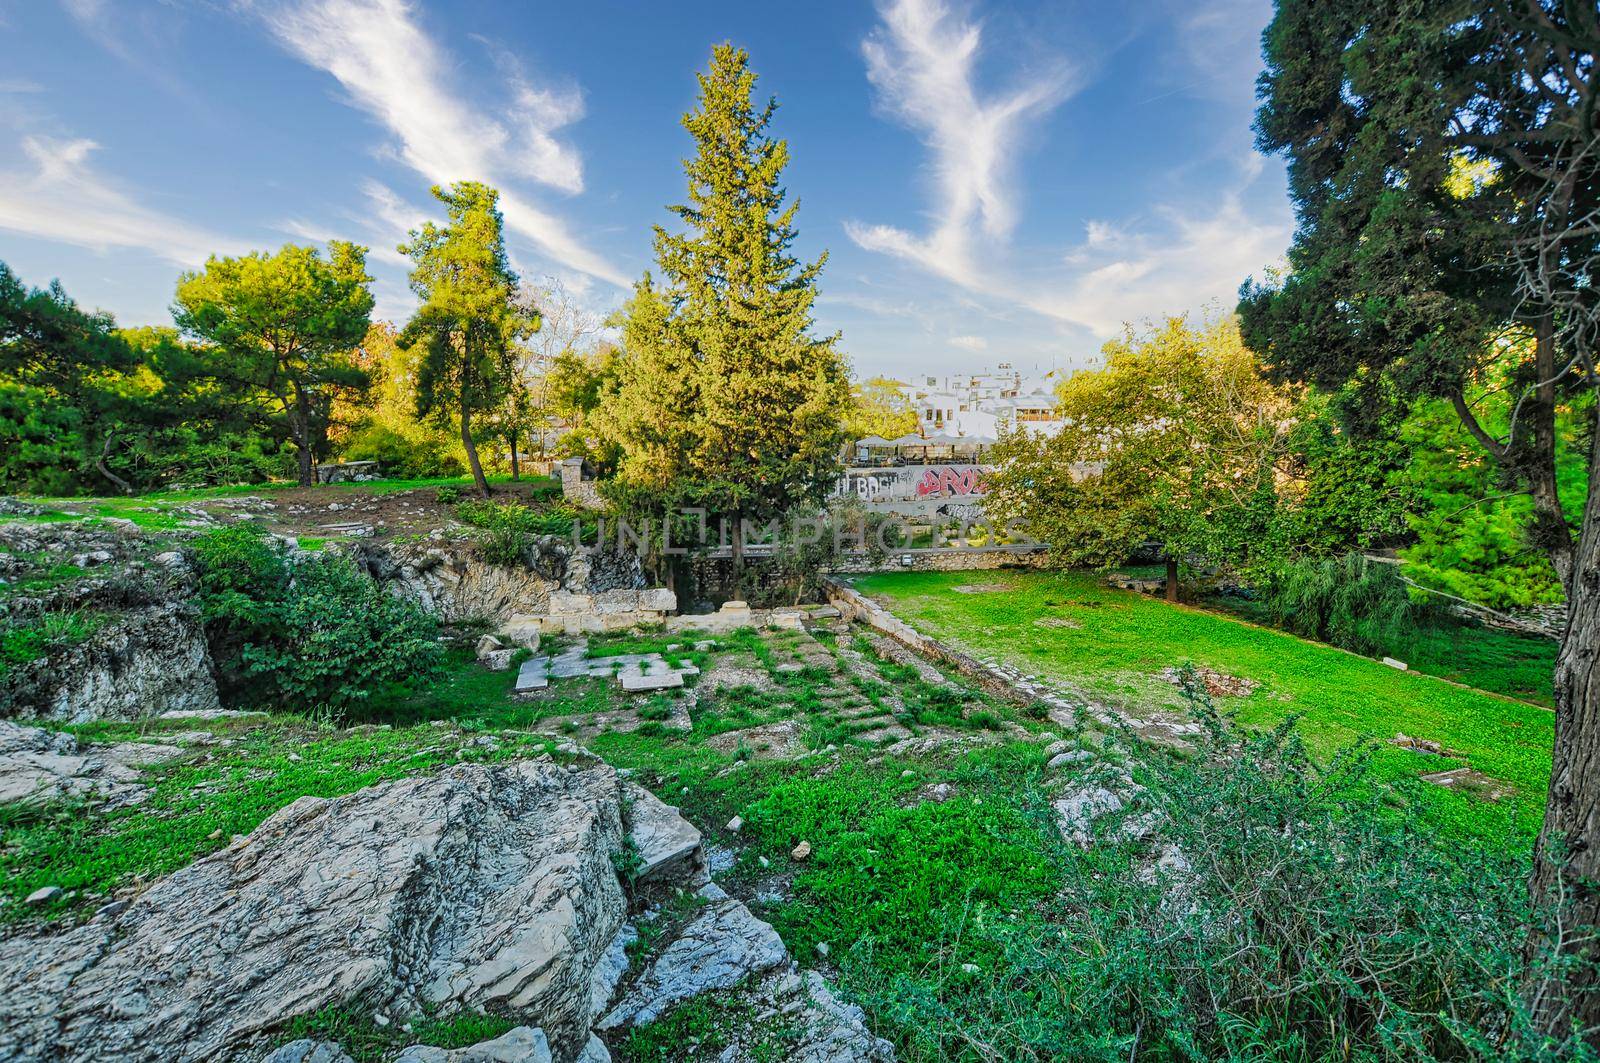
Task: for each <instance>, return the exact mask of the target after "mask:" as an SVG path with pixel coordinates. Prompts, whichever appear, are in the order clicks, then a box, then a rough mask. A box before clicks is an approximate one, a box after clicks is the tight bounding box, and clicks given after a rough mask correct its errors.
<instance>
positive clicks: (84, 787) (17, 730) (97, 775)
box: [0, 720, 183, 806]
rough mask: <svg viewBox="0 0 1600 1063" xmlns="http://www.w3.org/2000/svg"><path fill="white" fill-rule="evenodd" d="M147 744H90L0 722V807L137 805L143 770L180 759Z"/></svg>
mask: <svg viewBox="0 0 1600 1063" xmlns="http://www.w3.org/2000/svg"><path fill="white" fill-rule="evenodd" d="M182 754H183V750H181V749H179V748H178V747H176V746H169V745H157V744H154V743H147V742H117V743H114V744H91V743H83V742H79V741H78V740H77V739H76V738H74V737H73V736H72V735H70V734H66V733H64V732H61V731H47V730H45V729H43V728H39V727H24V726H22V725H20V724H17V723H12V722H11V721H9V720H0V805H7V804H11V803H14V802H18V801H27V802H32V803H37V802H44V801H55V800H62V799H67V798H80V799H86V800H97V801H106V802H108V803H110V804H111V805H113V806H115V805H123V804H133V803H137V802H138V801H140V800H143V798H144V797H145V796H146V795H147V793H148V789H147V788H146V786H145V784H144V774H143V772H142V770H141V769H142V768H144V767H146V766H148V765H151V764H158V763H161V762H162V761H166V760H171V759H173V758H175V757H178V756H181V755H182Z"/></svg>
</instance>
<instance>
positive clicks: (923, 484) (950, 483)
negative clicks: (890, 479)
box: [917, 465, 989, 498]
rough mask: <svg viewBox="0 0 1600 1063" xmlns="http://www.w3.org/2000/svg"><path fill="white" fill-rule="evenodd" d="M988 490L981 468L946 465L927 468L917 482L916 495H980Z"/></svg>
mask: <svg viewBox="0 0 1600 1063" xmlns="http://www.w3.org/2000/svg"><path fill="white" fill-rule="evenodd" d="M988 490H989V487H988V485H987V484H985V483H984V482H983V472H982V470H980V469H952V468H951V467H949V466H948V465H941V466H939V467H938V468H936V469H929V470H927V471H926V472H924V473H923V474H922V479H921V480H920V481H918V482H917V495H918V497H920V498H927V497H929V496H933V497H936V498H944V497H947V496H951V495H981V494H983V493H985V492H986V491H988Z"/></svg>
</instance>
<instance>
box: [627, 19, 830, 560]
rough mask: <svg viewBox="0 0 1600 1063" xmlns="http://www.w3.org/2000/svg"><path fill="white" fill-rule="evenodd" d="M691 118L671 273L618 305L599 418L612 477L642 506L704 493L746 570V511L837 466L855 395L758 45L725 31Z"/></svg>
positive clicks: (659, 507)
mask: <svg viewBox="0 0 1600 1063" xmlns="http://www.w3.org/2000/svg"><path fill="white" fill-rule="evenodd" d="M698 77H699V82H700V96H699V104H698V106H697V107H696V108H695V110H693V111H691V112H689V113H688V114H686V115H685V116H684V118H683V125H684V128H685V129H687V130H688V131H689V134H690V136H692V137H693V138H694V142H695V153H694V155H693V157H691V158H689V159H687V160H686V161H685V163H684V170H685V172H686V173H687V174H688V178H689V194H688V200H687V202H685V203H683V204H681V205H678V206H674V207H671V208H670V209H671V211H672V212H673V213H674V214H676V215H677V216H678V218H679V220H680V221H681V222H682V223H683V226H684V229H683V231H682V232H668V231H667V230H666V229H663V228H659V227H658V228H657V229H656V236H655V251H656V260H657V263H658V265H659V269H660V275H661V277H662V281H663V283H662V284H660V285H659V286H658V285H657V283H656V282H655V281H654V280H653V279H652V278H651V277H649V276H646V277H645V278H644V280H642V281H641V282H640V284H639V286H638V288H637V290H636V293H635V296H634V299H633V300H632V302H631V303H630V304H629V306H628V307H627V308H626V309H625V311H624V313H623V315H622V325H623V332H624V342H623V347H624V358H623V361H622V365H621V371H620V374H619V385H618V389H617V391H616V393H615V394H614V395H613V396H612V397H611V400H610V401H609V402H608V403H607V404H606V407H605V411H604V414H603V417H602V425H601V428H602V431H603V432H604V433H605V434H607V435H609V436H610V437H611V438H612V439H613V440H614V441H615V443H616V444H618V446H619V448H620V450H621V453H622V459H621V461H620V463H619V466H618V469H617V475H616V477H615V478H614V480H613V481H612V483H611V485H610V486H609V488H608V490H609V491H610V493H611V495H612V498H613V500H615V501H617V502H619V503H620V504H621V505H622V506H623V507H624V508H625V509H628V510H630V511H633V512H636V513H637V512H655V513H664V512H665V511H667V510H668V509H670V508H672V507H674V506H680V505H693V506H700V507H703V508H704V509H705V510H706V511H707V513H708V515H709V516H710V517H711V518H712V520H713V522H718V521H720V522H725V526H726V527H727V528H728V532H729V536H730V541H731V544H732V547H733V551H734V559H735V570H736V572H738V571H739V570H741V569H742V564H743V553H742V545H743V537H742V535H740V534H738V532H739V529H740V528H741V527H742V526H743V524H744V523H745V522H751V523H753V524H765V523H766V522H768V521H770V520H772V519H774V518H777V517H779V516H781V515H782V514H783V513H785V512H787V511H788V510H789V509H791V508H792V507H794V506H796V505H799V504H803V503H810V502H816V501H820V500H821V499H822V498H823V497H824V496H825V495H826V493H827V491H828V488H829V485H830V484H831V483H832V481H833V479H834V477H835V476H836V474H837V470H838V466H839V456H838V455H839V446H840V443H841V442H842V441H843V429H842V427H841V425H842V418H843V416H844V413H845V410H846V407H847V404H848V401H849V385H848V381H847V374H846V366H845V363H844V359H843V358H842V356H841V355H840V354H839V351H838V349H837V345H838V336H836V335H834V336H825V337H817V336H815V335H813V334H812V331H811V329H812V323H813V322H812V308H813V306H814V304H815V303H816V298H817V276H818V274H819V273H820V272H821V270H822V266H823V263H824V262H825V261H826V259H827V255H826V253H824V254H823V255H822V256H820V257H819V258H818V259H817V260H816V261H815V262H811V263H805V262H802V261H801V260H800V259H799V258H797V257H796V256H795V254H794V253H793V250H792V245H793V244H794V240H795V235H796V233H795V226H794V219H795V213H796V211H797V209H798V207H799V203H798V201H795V202H789V203H787V204H786V203H785V200H786V199H787V198H788V193H787V190H786V189H785V188H784V186H783V184H782V181H781V179H782V175H783V169H784V167H785V166H786V165H787V164H788V162H789V146H788V143H787V142H786V141H783V140H778V139H773V138H772V137H771V136H770V135H769V132H768V129H769V126H770V125H771V122H772V117H773V114H774V112H775V111H776V110H777V102H776V101H775V100H771V99H769V100H768V101H767V102H766V103H765V104H761V105H758V104H757V103H756V102H755V99H754V94H755V84H756V75H755V73H754V72H753V71H752V70H751V69H750V65H749V55H748V54H747V53H746V52H745V51H744V50H743V49H740V48H736V47H734V46H733V45H731V44H722V45H718V46H717V47H716V48H715V49H714V51H713V52H712V56H711V66H710V69H709V70H708V71H706V72H705V73H703V74H700V75H698Z"/></svg>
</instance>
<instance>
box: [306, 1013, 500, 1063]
mask: <svg viewBox="0 0 1600 1063" xmlns="http://www.w3.org/2000/svg"><path fill="white" fill-rule="evenodd" d="M374 1010H375V1009H374V1008H371V1007H360V1006H350V1005H331V1006H329V1007H326V1008H323V1009H321V1010H320V1011H315V1012H312V1013H311V1014H310V1015H297V1016H296V1017H295V1018H294V1019H292V1020H290V1022H289V1025H288V1029H287V1030H286V1031H285V1032H284V1034H283V1037H282V1040H283V1041H284V1042H285V1043H287V1042H289V1041H298V1040H300V1039H302V1038H310V1039H312V1040H317V1041H334V1042H337V1043H338V1045H339V1046H340V1047H341V1048H343V1049H344V1051H345V1053H346V1054H347V1055H348V1056H349V1057H350V1058H351V1059H352V1060H354V1061H355V1063H383V1061H384V1060H386V1059H389V1058H392V1057H393V1055H394V1053H396V1052H398V1051H399V1050H400V1049H402V1048H405V1047H407V1046H410V1045H431V1046H433V1047H435V1048H444V1049H451V1048H467V1047H469V1046H471V1045H475V1044H479V1043H480V1042H483V1041H490V1040H493V1039H494V1038H496V1037H499V1036H501V1035H502V1034H504V1033H506V1032H508V1031H509V1030H511V1029H512V1028H514V1027H515V1026H516V1025H517V1024H516V1023H514V1022H512V1021H511V1020H510V1019H505V1018H502V1017H500V1016H498V1015H480V1014H478V1013H477V1012H472V1011H464V1012H460V1013H458V1014H455V1015H451V1016H449V1017H448V1018H445V1017H441V1016H439V1015H436V1014H432V1013H429V1012H426V1011H425V1012H423V1014H421V1015H415V1016H410V1017H409V1018H408V1017H406V1016H404V1015H396V1016H393V1017H392V1020H391V1021H390V1022H389V1023H388V1024H387V1025H384V1026H379V1025H378V1024H377V1023H376V1022H374V1021H373V1018H372V1016H373V1012H374ZM402 1026H405V1027H408V1029H401V1027H402Z"/></svg>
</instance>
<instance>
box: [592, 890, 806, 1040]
mask: <svg viewBox="0 0 1600 1063" xmlns="http://www.w3.org/2000/svg"><path fill="white" fill-rule="evenodd" d="M788 962H789V951H788V950H787V949H785V948H784V947H783V940H782V939H781V938H779V937H778V933H777V931H775V930H773V929H772V927H771V926H769V925H768V924H766V923H764V922H762V921H761V920H760V919H757V918H756V917H755V916H754V915H752V914H751V912H750V909H748V908H746V907H745V906H744V905H743V904H741V903H739V902H738V901H735V900H731V899H724V900H722V901H718V902H716V903H713V904H711V905H708V906H707V907H706V908H705V910H704V911H702V912H701V913H700V915H699V916H697V917H696V918H695V919H694V920H692V921H691V922H690V923H689V925H688V926H686V927H684V928H683V931H682V933H680V934H679V935H678V937H677V938H676V939H675V940H674V941H673V942H672V943H671V944H670V945H668V946H667V947H666V948H665V949H664V950H662V952H661V954H660V955H659V956H657V957H656V958H655V959H654V960H653V961H652V962H651V963H650V966H649V967H648V968H646V970H645V971H644V972H643V973H642V974H641V975H640V976H639V978H638V979H637V980H636V981H635V982H634V983H633V985H632V986H631V987H630V988H629V990H628V992H627V994H626V995H625V996H624V997H623V999H622V1000H621V1001H620V1002H619V1003H618V1004H617V1005H616V1006H615V1007H614V1008H612V1009H611V1011H610V1012H608V1013H607V1014H606V1016H605V1018H603V1019H601V1020H600V1022H599V1024H598V1026H599V1028H600V1029H602V1030H610V1029H613V1028H615V1027H618V1026H645V1025H648V1024H650V1023H652V1022H654V1021H655V1020H657V1019H659V1018H660V1017H661V1016H663V1015H665V1014H666V1013H667V1012H669V1011H671V1010H672V1009H673V1008H674V1007H675V1006H677V1005H678V1004H681V1003H683V1002H684V1001H686V1000H691V999H693V998H694V997H697V996H699V995H700V994H702V993H706V992H709V991H711V990H713V989H731V988H733V987H734V986H736V985H738V984H739V983H741V982H743V981H744V980H745V979H746V978H748V977H749V976H750V975H752V974H763V973H766V972H768V971H772V970H776V969H777V968H779V967H782V966H784V965H786V964H787V963H788Z"/></svg>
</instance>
